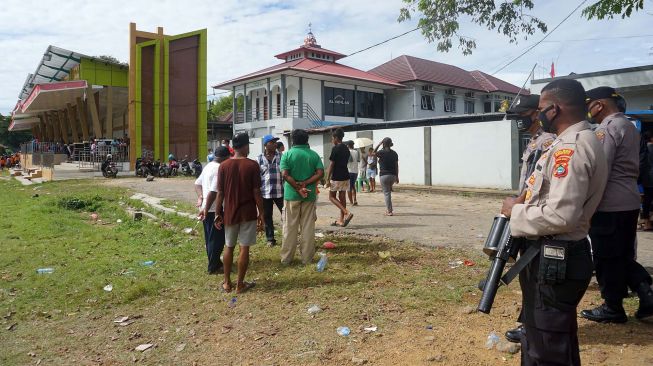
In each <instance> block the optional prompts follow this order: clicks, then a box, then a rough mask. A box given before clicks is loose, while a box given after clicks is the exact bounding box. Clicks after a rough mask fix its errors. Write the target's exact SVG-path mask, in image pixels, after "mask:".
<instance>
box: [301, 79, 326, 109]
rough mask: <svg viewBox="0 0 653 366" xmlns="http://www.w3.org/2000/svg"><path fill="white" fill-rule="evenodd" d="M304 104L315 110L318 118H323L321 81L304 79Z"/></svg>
mask: <svg viewBox="0 0 653 366" xmlns="http://www.w3.org/2000/svg"><path fill="white" fill-rule="evenodd" d="M302 87H303V88H304V92H303V98H304V103H308V105H310V106H311V108H313V110H314V111H315V114H317V116H318V117H322V85H321V83H320V81H319V80H313V79H306V78H304V79H302Z"/></svg>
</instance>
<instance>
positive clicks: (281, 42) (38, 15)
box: [0, 0, 653, 114]
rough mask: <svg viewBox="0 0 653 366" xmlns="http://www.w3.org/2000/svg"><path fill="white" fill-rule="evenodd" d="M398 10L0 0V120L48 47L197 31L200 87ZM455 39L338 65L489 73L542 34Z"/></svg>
mask: <svg viewBox="0 0 653 366" xmlns="http://www.w3.org/2000/svg"><path fill="white" fill-rule="evenodd" d="M401 6H402V1H401V0H383V1H379V0H359V1H334V0H328V1H327V0H314V1H310V0H293V1H274V0H262V1H253V0H247V1H245V0H243V1H236V0H223V1H219V2H215V1H214V2H209V1H200V0H186V1H183V2H180V1H173V0H166V1H124V0H114V1H106V0H98V1H80V0H69V1H66V2H60V3H57V5H56V6H47V5H44V3H43V2H42V1H35V0H22V1H17V0H5V1H3V11H2V12H1V13H0V50H2V51H1V54H2V58H0V60H1V61H0V85H2V88H0V113H3V114H6V113H8V112H9V111H10V110H11V109H12V108H13V106H14V104H15V103H16V98H17V97H16V96H17V94H18V91H19V90H20V88H21V87H22V85H23V82H24V80H25V78H26V76H27V74H28V73H30V72H33V71H34V69H35V67H36V65H37V63H38V61H39V59H40V57H41V55H42V53H43V51H44V50H45V49H46V48H47V46H48V45H50V44H54V45H57V46H59V47H63V48H66V49H71V50H74V51H77V52H80V53H84V54H89V55H105V54H106V55H112V56H114V57H116V58H118V59H120V60H122V61H127V60H128V55H129V49H128V46H129V45H128V36H129V22H131V21H133V22H136V23H137V26H138V28H139V29H141V30H146V31H156V27H157V26H163V27H164V30H165V32H166V33H167V34H178V33H183V32H188V31H192V30H196V29H201V28H207V29H208V83H209V85H214V84H216V83H218V82H221V81H225V80H228V79H231V78H234V77H237V76H240V75H243V74H245V73H249V72H252V71H256V70H258V69H260V68H263V67H267V66H271V65H274V64H275V63H277V62H278V60H276V59H275V58H274V57H273V56H274V55H275V54H278V53H281V52H283V51H286V50H289V49H291V48H294V47H296V46H298V45H300V44H301V43H302V41H303V37H304V35H305V33H306V29H307V24H308V23H309V22H312V23H313V31H314V33H315V35H316V37H317V39H318V42H319V43H320V44H321V45H322V46H323V47H325V48H329V49H332V50H334V51H339V52H342V53H346V54H349V53H351V52H353V51H356V50H359V49H361V48H364V47H367V46H369V45H371V44H374V43H377V42H379V41H382V40H384V39H387V38H389V37H392V36H394V35H397V34H400V33H403V32H405V31H407V30H410V29H412V28H413V27H414V26H415V22H409V23H397V21H396V19H397V16H398V14H399V8H400V7H401ZM574 7H575V4H570V3H569V2H566V1H551V2H544V1H539V2H538V4H537V6H536V8H535V11H534V12H533V13H534V15H536V16H538V17H540V18H542V19H543V20H545V21H546V22H547V24H548V25H549V28H550V29H552V28H553V26H554V25H555V24H557V23H558V22H559V21H560V20H561V19H562V18H563V17H564V16H565V15H567V14H568V13H569V12H570V11H571V10H572V9H573V8H574ZM652 20H653V16H651V15H648V14H646V13H643V12H640V13H637V14H635V15H633V16H632V17H631V18H630V19H627V20H621V19H615V20H611V21H600V22H599V21H591V22H590V21H587V20H585V19H582V18H581V17H580V14H579V13H578V14H575V15H574V16H572V17H571V18H570V19H569V20H568V21H567V22H566V23H565V24H564V25H563V26H561V27H560V28H559V29H558V30H557V31H556V32H555V33H554V34H553V35H551V36H550V39H551V40H569V39H580V38H600V37H601V36H617V35H633V34H642V32H644V34H646V33H650V34H653V31H647V29H650V24H651V21H652ZM460 32H461V34H464V35H466V36H470V37H473V38H475V39H476V40H477V43H478V48H477V49H476V50H475V51H474V54H473V55H471V56H463V55H462V54H461V52H459V51H458V50H456V49H454V50H452V51H451V52H449V53H439V52H437V51H436V49H435V45H434V44H429V43H427V42H426V41H425V40H424V38H423V37H422V36H421V35H420V34H419V32H414V33H411V34H410V35H407V36H405V37H402V38H400V39H397V40H394V41H390V42H388V43H386V44H384V45H381V46H379V47H376V48H374V49H371V50H369V51H366V52H364V53H361V54H358V55H355V56H352V57H351V58H346V59H344V60H343V61H342V62H343V63H345V64H347V65H350V66H353V67H358V68H361V69H364V70H366V69H370V68H372V67H374V66H377V65H379V64H381V63H383V62H385V61H388V60H389V59H390V57H396V56H399V55H401V54H409V55H413V56H417V57H423V58H427V59H431V60H435V61H440V62H445V63H450V64H454V65H457V66H460V67H462V68H465V69H469V70H473V69H479V70H482V71H485V72H488V73H492V72H494V71H495V70H496V69H497V68H498V67H499V66H501V65H502V64H504V63H505V62H507V61H508V60H510V59H511V58H513V57H515V56H516V55H518V54H519V53H521V51H523V50H524V49H525V48H526V47H527V46H529V45H531V44H532V43H534V42H535V41H536V40H538V39H540V38H541V37H542V35H540V34H538V35H535V36H533V37H531V38H530V39H529V40H527V41H521V42H520V43H519V44H518V45H514V44H509V43H508V42H507V38H506V37H505V36H503V35H499V34H497V33H496V32H491V31H487V30H485V29H482V28H480V27H478V26H476V25H473V24H470V23H468V22H466V23H463V24H461V29H460ZM651 47H653V37H650V38H624V39H617V40H606V41H584V42H545V43H542V44H540V45H539V46H538V47H536V48H535V49H534V50H533V51H531V52H530V53H528V54H527V55H525V56H524V57H522V58H520V59H519V60H517V61H516V62H514V63H513V64H512V65H510V66H509V67H507V68H506V69H504V70H503V71H501V72H500V73H498V74H497V75H496V76H498V77H500V78H504V79H505V80H506V81H509V82H511V83H513V84H515V85H519V86H521V85H522V83H523V82H524V79H525V78H526V76H527V74H528V72H529V71H530V69H531V68H532V67H533V65H534V64H535V63H536V62H537V63H540V64H542V65H544V66H543V67H544V69H541V68H538V71H537V72H539V74H537V73H536V77H540V76H543V75H544V76H545V75H546V73H548V69H549V67H550V64H551V61H555V60H557V62H556V73H557V74H558V75H563V74H568V73H570V72H572V71H573V72H577V73H579V72H589V71H596V70H601V69H613V68H620V67H629V66H637V65H643V64H651V63H653V57H651V55H650V52H652V51H653V50H651Z"/></svg>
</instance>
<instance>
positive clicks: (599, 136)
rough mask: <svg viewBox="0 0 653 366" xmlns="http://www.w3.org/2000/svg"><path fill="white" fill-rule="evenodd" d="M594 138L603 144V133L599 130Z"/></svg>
mask: <svg viewBox="0 0 653 366" xmlns="http://www.w3.org/2000/svg"><path fill="white" fill-rule="evenodd" d="M596 137H597V138H598V139H599V141H601V142H603V139H605V132H603V131H601V130H599V131H596Z"/></svg>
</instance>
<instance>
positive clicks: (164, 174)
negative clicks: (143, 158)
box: [159, 164, 170, 178]
mask: <svg viewBox="0 0 653 366" xmlns="http://www.w3.org/2000/svg"><path fill="white" fill-rule="evenodd" d="M168 175H170V168H168V166H167V165H166V164H161V165H159V177H161V178H168Z"/></svg>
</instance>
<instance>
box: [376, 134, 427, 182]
mask: <svg viewBox="0 0 653 366" xmlns="http://www.w3.org/2000/svg"><path fill="white" fill-rule="evenodd" d="M372 132H373V136H374V138H373V141H374V146H375V147H376V144H377V143H378V142H379V141H381V140H382V139H383V138H385V137H390V138H391V139H392V143H393V144H394V146H393V147H392V149H393V150H395V151H396V152H397V155H399V182H400V183H403V184H418V185H423V184H424V182H425V180H424V176H425V174H424V127H409V128H394V129H382V130H374V131H372Z"/></svg>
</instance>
